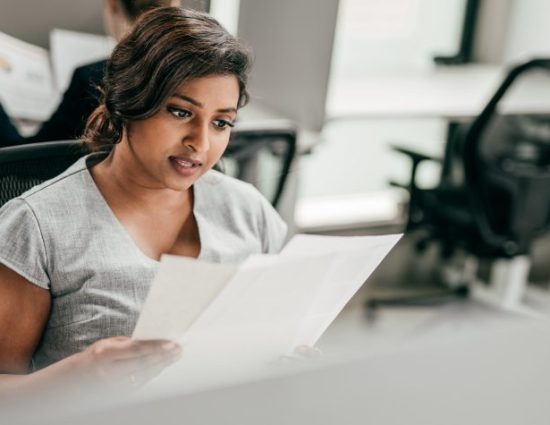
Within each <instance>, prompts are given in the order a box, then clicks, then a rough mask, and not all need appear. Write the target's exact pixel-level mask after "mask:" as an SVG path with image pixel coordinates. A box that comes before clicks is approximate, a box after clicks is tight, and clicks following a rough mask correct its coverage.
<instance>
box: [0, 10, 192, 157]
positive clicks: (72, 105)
mask: <svg viewBox="0 0 550 425" xmlns="http://www.w3.org/2000/svg"><path fill="white" fill-rule="evenodd" d="M180 5H181V0H104V3H103V18H104V24H105V31H106V32H107V34H108V35H110V36H111V37H113V38H114V39H115V40H116V41H120V39H121V38H122V36H123V35H124V34H125V33H126V32H128V30H129V29H131V28H132V25H133V24H134V23H135V21H136V20H137V18H138V17H139V16H140V15H141V14H143V13H144V12H146V11H148V10H150V9H152V8H155V7H159V6H180ZM106 63H107V60H106V59H105V60H101V61H98V62H94V63H90V64H87V65H83V66H81V67H79V68H77V69H76V70H75V72H74V73H73V76H72V79H71V82H70V85H69V87H68V88H67V91H66V92H65V93H64V95H63V98H62V100H61V102H60V104H59V106H58V107H57V110H56V111H55V112H54V114H53V115H52V116H51V117H50V119H49V120H47V121H46V122H44V123H43V124H42V125H41V127H40V128H39V129H38V132H37V133H36V134H35V135H34V136H31V137H23V136H21V135H20V134H19V131H18V130H17V128H16V127H15V126H14V125H13V124H12V122H11V121H10V118H9V117H8V116H7V114H6V112H5V111H4V109H3V107H2V105H1V104H0V147H3V146H13V145H20V144H23V143H33V142H49V141H54V140H70V139H77V138H78V137H80V135H81V134H82V131H83V130H84V126H85V124H86V120H87V119H88V117H89V116H90V114H91V113H92V111H93V110H94V109H95V108H96V107H97V105H98V104H99V98H100V95H101V91H100V87H101V85H102V80H103V76H104V74H105V66H106Z"/></svg>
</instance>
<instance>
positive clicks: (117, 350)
mask: <svg viewBox="0 0 550 425" xmlns="http://www.w3.org/2000/svg"><path fill="white" fill-rule="evenodd" d="M90 349H91V354H92V355H93V356H94V357H95V358H97V359H101V361H118V360H130V359H140V358H147V357H149V356H155V355H161V356H162V355H170V354H171V353H175V352H176V353H177V352H179V351H180V350H181V347H180V346H179V345H178V344H176V343H175V342H173V341H169V340H132V339H130V338H126V337H114V338H107V339H104V340H101V341H98V342H97V343H96V344H94V345H93V346H92V347H90Z"/></svg>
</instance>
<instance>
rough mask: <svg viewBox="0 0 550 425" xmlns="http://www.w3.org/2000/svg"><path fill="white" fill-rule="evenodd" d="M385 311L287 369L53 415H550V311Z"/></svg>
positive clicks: (340, 326) (206, 419)
mask: <svg viewBox="0 0 550 425" xmlns="http://www.w3.org/2000/svg"><path fill="white" fill-rule="evenodd" d="M382 313H383V314H382V315H381V316H380V319H379V321H378V322H375V323H373V324H369V323H368V322H366V321H365V320H364V317H363V311H362V310H361V309H360V308H353V309H350V310H347V311H344V312H343V314H342V315H341V316H340V317H339V319H338V321H337V322H336V323H335V324H334V325H333V326H332V327H331V328H330V329H329V331H328V333H327V334H326V335H325V337H324V338H323V340H322V346H324V348H325V350H326V353H325V358H324V359H322V360H321V361H320V362H318V363H315V362H314V361H313V362H311V363H310V364H308V365H305V366H302V367H297V368H295V370H293V371H292V372H291V373H287V374H282V375H280V376H276V377H270V378H268V379H265V380H259V381H255V382H248V383H244V384H238V385H232V386H228V387H225V388H219V389H214V390H209V391H205V392H200V393H195V394H188V395H185V396H181V395H180V396H177V395H175V394H174V395H173V396H170V397H166V398H163V399H159V400H154V401H149V402H146V401H141V402H140V403H136V404H125V405H123V406H121V405H118V406H116V407H111V408H110V409H109V410H104V411H100V412H91V413H86V414H81V415H78V416H77V417H71V418H69V419H63V418H61V419H57V420H56V422H55V423H56V424H58V425H65V424H66V425H69V424H73V423H79V424H82V425H88V424H90V425H92V424H97V423H102V424H105V425H108V424H117V425H118V424H132V425H140V424H148V423H156V422H159V421H161V422H162V423H163V424H181V423H185V424H199V423H200V424H220V423H223V424H238V425H247V424H262V425H271V424H273V425H275V424H277V425H281V424H283V425H284V424H298V423H300V424H315V425H325V424H326V425H332V424H336V423H341V424H346V425H354V424H361V425H363V424H385V425H388V424H424V425H429V424H434V425H435V424H437V425H440V424H457V425H464V424H474V423H475V424H478V423H486V424H498V425H507V424H518V423H525V424H530V425H537V424H541V425H543V424H544V425H546V424H547V422H548V418H549V417H550V403H548V397H549V396H548V394H550V362H548V358H549V356H550V338H549V336H550V323H549V322H547V321H538V322H537V321H532V320H529V319H526V318H521V317H516V316H514V315H510V314H507V313H503V312H499V311H496V310H490V309H488V308H486V307H484V306H482V305H479V304H476V303H472V302H467V303H463V304H454V305H447V306H444V307H438V308H430V309H392V310H390V309H387V310H384V311H383V312H382ZM58 415H59V412H58ZM40 421H42V422H40ZM43 421H44V418H40V420H38V419H37V420H36V422H35V423H37V424H38V423H44V422H43Z"/></svg>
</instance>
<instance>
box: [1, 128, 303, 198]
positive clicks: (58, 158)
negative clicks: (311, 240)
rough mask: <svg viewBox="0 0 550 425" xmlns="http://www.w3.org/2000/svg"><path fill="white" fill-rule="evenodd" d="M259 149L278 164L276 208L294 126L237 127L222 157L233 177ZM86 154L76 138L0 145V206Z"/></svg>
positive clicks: (290, 157)
mask: <svg viewBox="0 0 550 425" xmlns="http://www.w3.org/2000/svg"><path fill="white" fill-rule="evenodd" d="M261 149H265V150H267V151H268V152H270V154H271V155H272V156H274V157H275V158H276V159H277V161H278V162H280V163H281V166H280V170H279V172H278V175H277V176H276V179H275V180H276V184H275V188H274V190H273V194H272V196H271V197H270V201H271V203H272V205H273V206H275V207H276V206H277V205H278V203H279V200H280V198H281V195H282V193H283V191H284V188H285V184H286V181H287V177H288V174H289V171H290V167H291V164H292V161H293V159H294V155H295V151H296V131H295V129H293V128H289V127H282V128H277V127H273V128H267V129H257V128H252V129H246V128H245V129H243V130H240V131H239V130H237V131H235V132H234V133H233V135H232V140H231V142H230V143H229V146H228V149H227V150H226V152H225V154H224V157H226V158H232V159H234V160H235V161H236V162H237V163H238V164H239V168H238V175H237V176H236V177H238V178H243V179H245V180H246V174H245V170H246V168H247V165H248V163H249V162H250V161H251V159H252V158H253V157H254V156H255V155H257V153H258V151H259V150H261ZM85 153H86V152H85V150H84V149H83V148H82V147H81V144H80V141H79V140H67V141H55V142H41V143H32V144H25V145H18V146H10V147H5V148H0V207H1V206H2V205H3V204H5V203H6V202H7V201H8V200H10V199H12V198H14V197H16V196H19V195H20V194H21V193H23V192H25V191H26V190H28V189H30V188H31V187H33V186H35V185H37V184H39V183H42V182H43V181H45V180H48V179H50V178H53V177H55V176H56V175H58V174H60V173H61V172H63V171H64V170H65V169H67V168H68V167H69V166H70V165H71V164H73V163H74V162H75V161H76V160H77V159H78V158H80V157H81V156H83V155H85ZM221 168H223V167H221ZM222 171H223V170H222ZM251 183H255V182H254V181H251Z"/></svg>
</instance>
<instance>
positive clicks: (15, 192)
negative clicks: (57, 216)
mask: <svg viewBox="0 0 550 425" xmlns="http://www.w3.org/2000/svg"><path fill="white" fill-rule="evenodd" d="M84 154H85V152H84V150H83V149H82V147H81V143H80V141H76V140H70V141H60V142H44V143H32V144H27V145H20V146H10V147H6V148H0V207H1V206H2V205H4V204H5V203H6V202H7V201H9V200H10V199H12V198H15V197H17V196H19V195H21V194H22V193H23V192H25V191H27V190H28V189H30V188H32V187H33V186H35V185H37V184H39V183H42V182H44V181H46V180H48V179H51V178H53V177H55V176H57V175H58V174H60V173H61V172H63V171H64V170H66V169H67V168H68V167H69V166H70V165H71V164H73V163H74V162H75V161H76V160H77V159H78V158H80V157H81V156H83V155H84Z"/></svg>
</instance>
